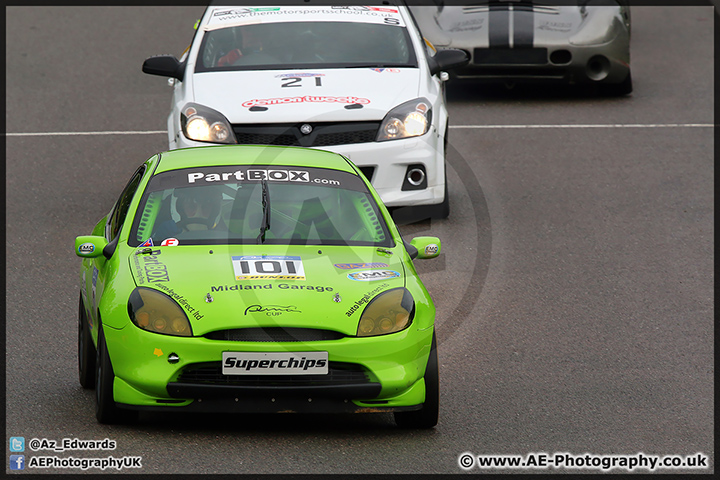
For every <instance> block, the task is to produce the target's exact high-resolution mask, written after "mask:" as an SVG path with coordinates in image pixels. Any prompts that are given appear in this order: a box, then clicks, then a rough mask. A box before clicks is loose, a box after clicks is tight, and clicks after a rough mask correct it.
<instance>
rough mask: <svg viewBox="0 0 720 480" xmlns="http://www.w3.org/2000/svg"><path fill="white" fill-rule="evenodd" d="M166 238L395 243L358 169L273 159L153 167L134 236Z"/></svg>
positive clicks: (135, 241)
mask: <svg viewBox="0 0 720 480" xmlns="http://www.w3.org/2000/svg"><path fill="white" fill-rule="evenodd" d="M168 239H170V240H169V242H171V244H179V245H222V244H261V243H265V244H275V245H278V244H296V245H353V246H355V245H356V246H383V247H392V246H394V242H393V241H392V237H391V236H390V234H389V231H388V227H387V225H386V223H385V221H384V219H383V217H382V215H381V214H380V211H379V210H378V206H377V204H376V203H375V200H374V199H373V197H372V195H371V194H370V192H369V191H368V188H367V186H366V185H365V183H364V182H363V180H362V179H361V178H360V177H358V176H357V175H354V174H351V173H347V172H341V171H337V170H331V169H323V168H308V167H289V166H275V165H273V166H262V165H250V166H223V167H197V168H189V169H182V170H173V171H168V172H163V173H160V174H157V175H155V176H154V177H153V178H152V179H151V180H150V182H149V184H148V187H147V189H146V190H145V192H144V194H143V198H142V200H141V202H140V207H139V209H138V211H137V214H136V215H135V219H134V221H133V226H132V231H131V232H130V238H129V240H128V243H129V245H130V246H133V247H136V246H139V245H142V244H147V245H150V244H152V245H161V244H162V242H163V241H165V240H168ZM172 239H175V240H172ZM150 240H151V243H150V242H149V241H150ZM166 244H167V242H166Z"/></svg>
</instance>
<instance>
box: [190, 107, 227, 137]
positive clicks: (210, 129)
mask: <svg viewBox="0 0 720 480" xmlns="http://www.w3.org/2000/svg"><path fill="white" fill-rule="evenodd" d="M180 125H181V126H182V130H183V133H184V134H185V136H186V137H187V138H189V139H190V140H196V141H198V142H212V143H235V134H234V133H233V131H232V127H231V126H230V122H228V121H227V119H226V118H225V117H224V116H223V115H222V114H221V113H220V112H217V111H215V110H213V109H212V108H208V107H203V106H202V105H197V104H195V103H188V104H187V105H185V107H184V108H183V109H182V113H181V114H180Z"/></svg>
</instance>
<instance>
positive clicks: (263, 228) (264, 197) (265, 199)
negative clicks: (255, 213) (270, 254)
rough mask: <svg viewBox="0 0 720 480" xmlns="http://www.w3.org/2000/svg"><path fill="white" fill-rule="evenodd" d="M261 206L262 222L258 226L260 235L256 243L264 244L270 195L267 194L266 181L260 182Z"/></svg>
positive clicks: (268, 216) (268, 227)
mask: <svg viewBox="0 0 720 480" xmlns="http://www.w3.org/2000/svg"><path fill="white" fill-rule="evenodd" d="M262 206H263V220H262V225H260V235H258V238H257V243H265V232H266V231H267V230H270V194H269V193H268V184H267V180H263V181H262Z"/></svg>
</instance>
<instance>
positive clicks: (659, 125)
mask: <svg viewBox="0 0 720 480" xmlns="http://www.w3.org/2000/svg"><path fill="white" fill-rule="evenodd" d="M714 126H715V125H713V124H712V123H650V124H647V123H646V124H642V123H615V124H605V125H450V128H458V129H462V128H467V129H493V128H499V129H502V128H697V127H700V128H712V127H714Z"/></svg>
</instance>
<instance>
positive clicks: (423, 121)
mask: <svg viewBox="0 0 720 480" xmlns="http://www.w3.org/2000/svg"><path fill="white" fill-rule="evenodd" d="M431 122H432V108H430V102H429V101H428V100H427V99H426V98H416V99H415V100H410V101H409V102H405V103H403V104H401V105H398V106H397V107H395V108H393V109H392V110H390V112H389V113H388V114H387V115H385V118H384V119H383V121H382V123H381V124H380V131H379V132H378V136H377V141H378V142H383V141H385V140H397V139H400V138H409V137H418V136H420V135H424V134H425V133H427V131H428V130H429V129H430V123H431Z"/></svg>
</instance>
